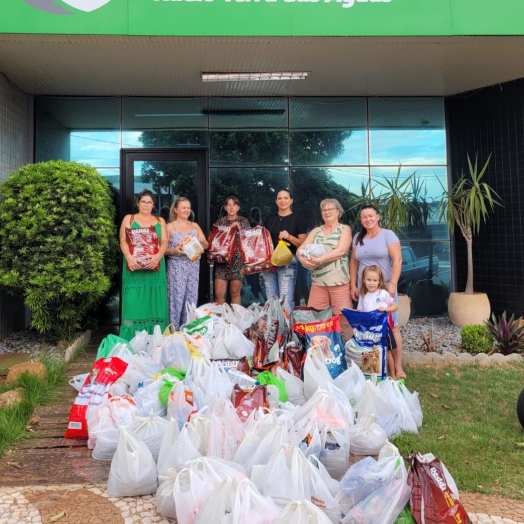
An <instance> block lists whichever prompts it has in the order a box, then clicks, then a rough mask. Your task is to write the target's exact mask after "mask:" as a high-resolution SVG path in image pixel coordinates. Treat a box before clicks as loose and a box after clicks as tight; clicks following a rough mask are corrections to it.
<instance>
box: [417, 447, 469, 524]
mask: <svg viewBox="0 0 524 524" xmlns="http://www.w3.org/2000/svg"><path fill="white" fill-rule="evenodd" d="M409 460H410V462H411V467H410V469H409V473H408V484H409V485H410V486H411V498H410V501H409V509H410V510H411V513H412V515H413V518H414V519H415V521H416V522H417V524H471V521H470V519H469V516H468V514H467V512H466V510H465V509H464V506H463V505H462V504H461V503H460V501H459V499H458V494H457V492H456V486H454V489H452V488H451V487H450V484H454V481H453V480H452V479H451V477H450V475H449V473H447V474H446V469H445V467H444V465H443V464H442V462H440V460H439V459H438V458H435V457H433V456H432V455H429V456H422V455H420V454H419V453H413V454H412V455H411V456H410V457H409Z"/></svg>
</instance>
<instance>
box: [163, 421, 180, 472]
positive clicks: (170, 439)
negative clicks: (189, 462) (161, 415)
mask: <svg viewBox="0 0 524 524" xmlns="http://www.w3.org/2000/svg"><path fill="white" fill-rule="evenodd" d="M179 436H180V430H179V429H178V422H177V421H176V420H175V419H173V418H172V419H170V420H169V422H168V423H167V426H166V430H165V432H164V436H163V437H162V442H161V444H160V449H159V451H158V459H157V469H158V475H159V476H160V475H167V470H168V469H169V468H167V467H165V464H166V461H167V458H168V456H169V453H170V451H171V450H172V449H173V447H174V445H175V444H176V442H177V441H178V437H179Z"/></svg>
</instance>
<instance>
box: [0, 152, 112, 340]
mask: <svg viewBox="0 0 524 524" xmlns="http://www.w3.org/2000/svg"><path fill="white" fill-rule="evenodd" d="M0 197H1V201H0V285H1V286H3V287H4V288H6V290H7V291H8V292H11V293H13V294H16V295H18V296H20V297H22V299H23V300H24V303H25V304H26V305H27V306H28V307H29V308H30V309H31V312H32V326H33V327H34V328H36V329H37V330H38V331H41V332H48V333H51V334H53V335H56V336H57V337H58V338H70V337H71V336H73V335H74V334H75V333H76V332H78V330H79V329H81V328H82V324H83V322H84V320H85V318H86V317H87V315H88V314H89V312H90V311H91V310H92V309H93V308H94V307H95V306H96V305H97V303H98V302H99V301H100V299H101V298H102V297H104V295H105V294H106V292H107V291H108V290H109V288H110V286H111V277H112V276H113V275H114V274H115V273H116V271H117V260H118V253H119V251H118V242H117V232H116V228H115V207H114V205H113V203H112V198H111V192H110V187H109V184H108V182H107V181H106V180H105V179H104V178H103V177H102V176H101V175H100V174H99V173H98V172H97V171H96V169H94V168H92V167H90V166H87V165H83V164H78V163H76V162H64V161H50V162H42V163H38V164H28V165H26V166H24V167H22V168H21V169H19V170H18V171H16V172H15V173H13V174H12V175H11V176H10V177H9V178H8V179H7V180H6V181H5V182H4V183H3V184H2V185H1V186H0Z"/></svg>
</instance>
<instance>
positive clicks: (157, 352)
mask: <svg viewBox="0 0 524 524" xmlns="http://www.w3.org/2000/svg"><path fill="white" fill-rule="evenodd" d="M163 344H164V336H163V335H162V330H161V329H160V326H155V328H154V329H153V337H152V338H151V342H150V343H149V346H148V353H149V355H150V356H151V358H152V360H153V362H157V363H159V364H161V365H162V345H163Z"/></svg>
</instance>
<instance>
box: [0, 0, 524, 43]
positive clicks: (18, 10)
mask: <svg viewBox="0 0 524 524" xmlns="http://www.w3.org/2000/svg"><path fill="white" fill-rule="evenodd" d="M0 33H29V34H31V33H43V34H110V35H152V36H460V35H524V1H523V0H504V1H503V2H496V1H494V0H0Z"/></svg>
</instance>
